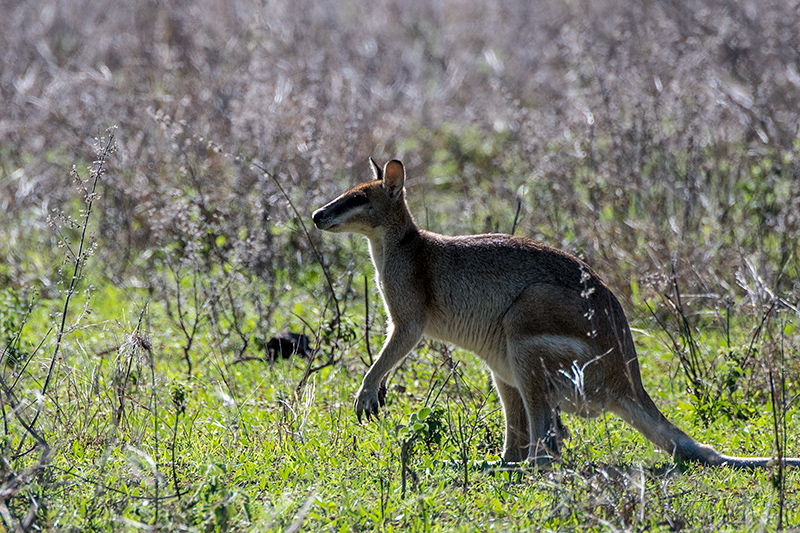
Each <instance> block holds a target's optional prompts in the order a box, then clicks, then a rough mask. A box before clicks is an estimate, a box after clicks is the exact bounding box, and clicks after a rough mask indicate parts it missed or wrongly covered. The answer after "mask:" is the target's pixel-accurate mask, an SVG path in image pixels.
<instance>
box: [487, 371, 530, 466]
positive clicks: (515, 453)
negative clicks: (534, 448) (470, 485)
mask: <svg viewBox="0 0 800 533" xmlns="http://www.w3.org/2000/svg"><path fill="white" fill-rule="evenodd" d="M492 381H494V386H495V387H496V388H497V393H498V394H499V395H500V403H502V404H503V417H504V419H505V423H506V433H505V442H504V443H503V459H504V460H505V461H507V462H509V463H518V462H520V461H522V460H523V459H525V457H526V456H527V455H528V444H529V443H530V432H529V431H528V415H527V413H526V411H525V404H524V403H523V401H522V396H520V394H519V391H518V390H517V389H516V388H515V387H514V386H512V385H509V384H508V383H506V382H505V381H503V380H501V379H500V378H499V377H498V376H497V374H494V373H493V374H492Z"/></svg>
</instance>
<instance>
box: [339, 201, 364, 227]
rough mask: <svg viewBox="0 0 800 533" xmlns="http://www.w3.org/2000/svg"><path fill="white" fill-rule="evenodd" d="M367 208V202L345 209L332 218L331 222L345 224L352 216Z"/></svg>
mask: <svg viewBox="0 0 800 533" xmlns="http://www.w3.org/2000/svg"><path fill="white" fill-rule="evenodd" d="M366 208H367V204H363V205H359V206H356V207H353V208H351V209H348V210H347V211H343V212H341V213H339V214H338V215H336V216H335V217H334V218H332V219H331V220H330V222H331V224H344V223H345V222H347V221H348V220H350V219H351V218H352V217H354V216H356V215H358V214H360V213H362V212H363V211H364V210H365V209H366Z"/></svg>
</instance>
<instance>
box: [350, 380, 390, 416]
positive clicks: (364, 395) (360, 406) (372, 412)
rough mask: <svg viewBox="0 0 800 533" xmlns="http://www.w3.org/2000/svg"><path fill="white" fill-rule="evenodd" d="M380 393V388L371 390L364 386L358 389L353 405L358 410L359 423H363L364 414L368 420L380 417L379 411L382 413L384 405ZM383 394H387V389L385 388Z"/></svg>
mask: <svg viewBox="0 0 800 533" xmlns="http://www.w3.org/2000/svg"><path fill="white" fill-rule="evenodd" d="M378 393H379V391H378V390H370V389H365V388H363V387H362V388H361V389H359V390H358V393H357V394H356V401H355V404H354V405H353V407H354V408H355V410H356V417H357V418H358V423H359V424H360V423H361V416H362V415H366V417H367V421H370V420H372V417H375V418H378V413H380V410H381V406H382V405H383V401H382V400H383V399H382V398H380V396H379V394H378ZM383 396H384V397H385V396H386V389H384V392H383Z"/></svg>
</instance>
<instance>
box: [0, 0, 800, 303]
mask: <svg viewBox="0 0 800 533" xmlns="http://www.w3.org/2000/svg"><path fill="white" fill-rule="evenodd" d="M797 8H798V7H797V3H796V2H792V1H775V2H768V3H766V4H763V3H758V2H729V1H727V0H707V1H704V2H697V3H692V4H691V5H685V4H683V3H678V2H659V3H651V2H633V3H631V2H623V1H614V0H602V1H593V2H588V1H583V2H581V1H575V2H568V1H539V2H533V3H529V2H523V1H505V2H489V3H487V4H486V5H483V4H482V3H481V4H476V3H474V2H459V1H454V2H425V1H413V2H399V1H385V2H384V1H382V2H377V3H371V4H369V5H368V6H367V5H366V4H362V3H360V2H355V1H347V0H342V1H337V2H311V1H308V2H306V1H303V0H301V1H297V2H280V1H278V2H269V1H267V2H261V3H255V2H251V1H238V0H237V1H232V2H227V3H225V4H224V5H223V4H219V3H217V2H205V1H202V0H201V1H198V2H162V1H158V2H156V1H153V2H149V1H143V2H135V3H131V4H126V5H121V4H119V3H114V2H107V3H104V2H99V3H98V2H81V1H73V0H68V1H66V0H65V1H58V2H44V1H41V2H24V3H10V4H7V5H6V6H5V7H4V11H5V12H6V13H7V16H5V17H3V20H2V22H0V25H2V35H1V36H0V48H2V50H3V52H2V72H1V73H0V91H2V99H3V102H4V104H3V105H2V106H1V107H0V146H2V148H1V149H0V173H2V174H0V179H2V182H1V183H2V188H0V198H2V206H3V210H2V211H3V214H2V215H0V216H2V217H3V218H2V224H1V225H0V228H1V229H0V231H2V238H0V242H1V244H0V246H2V247H3V248H4V250H3V252H4V254H5V255H7V257H8V260H7V261H6V262H5V263H4V264H3V266H2V276H3V279H4V280H5V282H6V283H25V282H26V281H27V280H28V279H33V278H36V282H37V283H41V284H42V285H43V286H44V287H54V283H55V280H54V272H48V271H47V269H46V268H44V267H45V265H47V264H50V262H49V261H45V260H44V258H42V259H41V263H39V264H38V266H39V267H42V268H35V269H31V266H30V264H29V263H30V259H31V258H30V257H29V253H28V252H29V251H30V250H31V249H32V248H37V246H36V243H39V242H42V241H47V240H50V239H51V238H52V231H51V230H50V229H48V228H47V227H46V219H47V215H48V214H50V213H51V211H52V210H53V209H64V207H65V205H67V204H68V203H69V202H70V201H71V199H72V198H74V196H75V195H74V190H73V189H72V188H71V187H70V186H69V184H70V180H69V176H68V169H70V168H71V166H72V164H73V163H80V161H86V162H88V161H91V160H92V159H93V158H94V151H93V149H92V140H93V139H94V138H95V137H97V136H100V135H102V133H103V132H104V130H105V129H106V128H107V127H109V126H112V125H114V126H116V127H117V128H118V130H117V137H116V140H117V146H118V153H117V155H116V156H115V157H114V158H112V161H111V162H110V164H111V167H110V171H109V173H108V176H107V177H106V178H105V179H103V181H102V183H101V199H100V203H99V204H98V209H97V214H98V216H99V217H100V227H99V229H98V239H99V240H100V241H101V245H100V246H99V247H98V253H100V254H102V256H103V257H102V260H101V261H100V262H101V263H102V264H103V266H104V270H105V272H104V274H105V275H106V276H107V277H108V278H109V279H112V280H115V281H116V282H118V283H123V284H124V283H128V282H129V281H130V280H131V279H133V278H136V279H139V281H140V282H141V283H143V284H146V285H149V286H152V285H154V282H153V281H152V280H151V279H149V280H148V278H149V275H148V272H150V269H151V268H152V263H153V261H154V259H153V256H152V251H153V250H155V249H164V248H169V247H170V246H177V247H179V248H180V249H181V253H189V251H191V252H192V253H195V252H197V251H196V250H194V249H191V250H189V251H187V247H188V248H191V246H190V245H191V244H193V243H194V244H198V243H200V242H203V243H205V246H200V247H201V248H202V250H200V251H201V252H203V253H206V254H207V255H208V258H207V259H208V260H210V261H214V260H215V257H216V258H217V259H220V260H227V261H229V262H230V263H231V264H232V265H234V268H236V269H237V270H241V271H244V272H247V273H248V274H252V275H255V276H258V277H260V278H262V279H263V280H264V281H265V283H267V284H271V283H273V281H274V279H273V278H274V276H275V272H276V271H277V270H280V269H285V268H294V267H293V266H292V265H295V264H296V263H297V261H296V258H295V254H296V253H297V252H299V253H301V254H305V253H306V252H307V243H306V242H305V238H304V237H303V236H302V235H300V234H299V233H298V231H299V227H298V226H297V224H296V223H294V224H293V223H292V221H291V218H292V217H293V214H292V213H291V211H290V210H288V209H287V206H286V202H285V200H284V199H283V198H282V196H281V195H280V194H279V192H278V191H277V189H276V186H275V184H274V183H273V182H272V181H271V180H269V179H265V178H264V176H263V175H262V174H261V173H260V172H258V171H256V170H254V168H253V167H252V166H251V165H250V163H251V162H252V161H253V160H257V161H259V162H261V164H262V165H263V166H265V168H267V169H269V170H270V171H271V172H272V173H274V174H275V175H276V176H277V177H278V178H279V180H280V181H281V183H282V184H283V185H284V187H285V188H286V189H287V191H289V194H290V196H291V197H292V199H293V201H294V202H295V203H296V205H297V207H298V208H299V209H300V212H301V213H302V214H303V215H305V214H307V213H308V212H309V211H310V210H311V209H313V208H314V207H316V206H318V205H320V204H321V203H322V202H324V201H325V200H327V199H329V198H330V197H331V196H332V195H333V194H334V193H336V192H337V191H339V190H340V189H341V188H343V187H344V186H346V185H349V184H352V183H355V182H358V181H361V180H363V179H365V178H366V177H367V165H366V161H367V158H368V157H369V156H373V157H375V158H376V159H378V160H385V159H386V158H390V157H399V158H402V159H403V160H404V161H405V163H406V165H407V169H408V175H409V178H410V187H409V189H410V191H409V196H410V199H411V203H412V211H414V212H415V213H416V215H417V219H418V221H419V222H420V223H421V225H423V226H425V227H429V228H430V229H433V230H437V231H442V232H446V233H466V232H479V231H495V230H500V231H505V232H509V231H510V229H511V222H512V220H513V214H514V212H515V209H516V202H517V200H518V199H519V200H521V201H522V204H523V205H522V208H523V210H522V213H521V214H522V216H521V221H520V224H519V227H518V228H517V230H516V233H517V234H521V235H527V236H531V237H535V238H540V239H542V240H545V241H547V242H548V243H550V244H553V245H556V246H559V247H562V248H565V249H567V250H570V251H575V252H578V253H580V254H582V255H583V256H584V258H586V259H587V260H588V261H589V262H590V263H592V264H593V265H595V266H596V267H597V269H598V270H599V271H600V272H602V273H603V274H604V276H605V277H606V278H607V280H608V281H609V282H610V283H611V285H612V286H613V287H614V288H616V289H617V290H618V291H621V292H623V293H630V291H631V287H630V286H631V282H632V281H636V280H639V279H641V278H642V277H643V276H646V275H647V274H648V273H649V272H652V271H654V270H655V271H658V270H660V269H662V268H663V267H664V265H667V264H669V263H670V261H672V260H675V261H677V262H679V263H680V264H681V266H682V268H680V269H679V271H680V274H681V275H683V276H686V277H687V278H689V279H687V281H686V283H688V284H689V285H690V286H691V287H692V290H691V291H690V292H695V291H694V290H693V289H694V288H695V286H698V285H703V286H702V287H698V289H699V290H700V292H713V293H718V294H720V295H724V296H734V295H736V294H737V291H738V289H737V287H736V283H735V282H734V281H733V274H734V273H735V272H736V270H737V269H739V268H740V267H741V266H742V264H743V259H744V258H748V259H750V260H752V261H753V264H754V266H755V268H756V270H757V272H758V274H759V275H760V276H761V277H762V278H763V279H764V280H765V282H766V283H767V285H768V286H770V287H772V288H777V286H776V285H775V284H776V283H777V284H778V285H780V288H782V289H787V290H794V289H796V285H797V275H796V273H797V271H798V259H797V254H796V253H795V252H796V251H797V242H798V225H800V220H798V211H799V210H800V207H798V202H799V200H798V198H800V176H799V174H798V172H799V171H798V165H800V161H798V150H800V148H798V123H799V122H800V113H798V109H800V72H798V69H800V66H798V58H800V55H799V51H800V44H799V40H800V37H798V35H800V22H799V19H800V17H799V16H798V13H797ZM76 158H79V159H77V160H76ZM80 166H81V165H79V167H80ZM83 166H85V165H83ZM520 187H523V188H522V189H520ZM326 241H327V242H326V243H324V244H320V245H321V246H323V247H328V246H330V247H336V246H338V245H337V244H336V243H335V242H333V241H332V240H330V239H328V240H326ZM39 252H40V253H42V254H46V253H47V252H48V251H47V250H44V249H42V250H39ZM787 269H788V270H787ZM780 272H784V275H783V276H779V273H780ZM788 273H794V274H795V275H786V274H788ZM779 277H780V280H779V279H778V278H779ZM739 294H740V293H739Z"/></svg>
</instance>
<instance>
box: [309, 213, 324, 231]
mask: <svg viewBox="0 0 800 533" xmlns="http://www.w3.org/2000/svg"><path fill="white" fill-rule="evenodd" d="M311 220H313V221H314V225H315V226H316V227H318V228H319V223H320V221H321V220H322V209H317V210H316V211H314V213H313V214H312V215H311Z"/></svg>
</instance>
